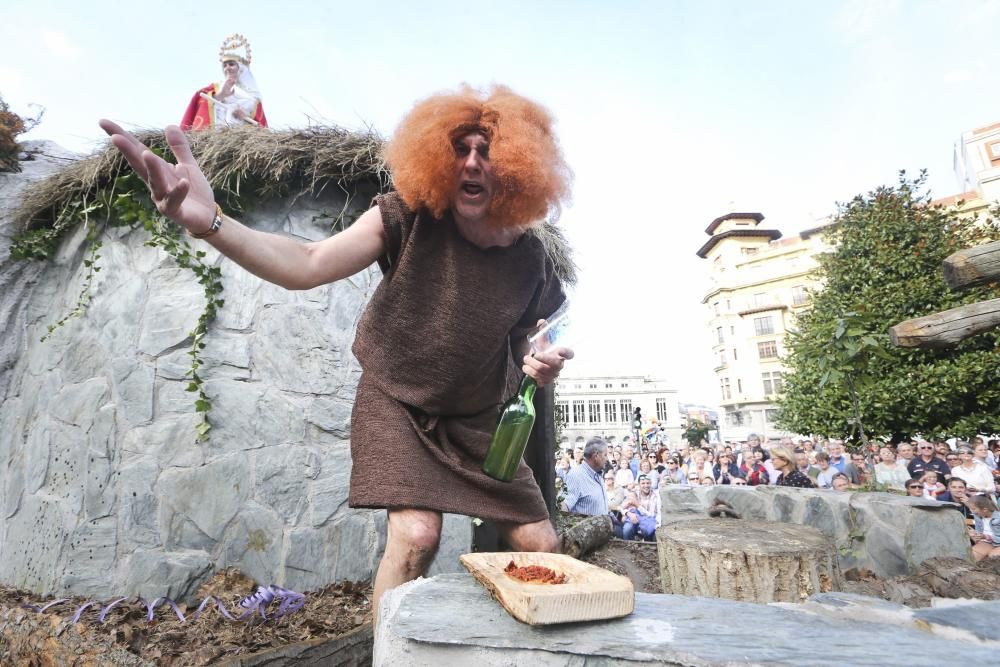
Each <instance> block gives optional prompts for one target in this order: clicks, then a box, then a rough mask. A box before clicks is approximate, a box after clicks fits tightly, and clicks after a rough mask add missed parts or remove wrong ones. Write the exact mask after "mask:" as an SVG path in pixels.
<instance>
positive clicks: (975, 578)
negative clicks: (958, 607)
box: [917, 556, 1000, 600]
mask: <svg viewBox="0 0 1000 667" xmlns="http://www.w3.org/2000/svg"><path fill="white" fill-rule="evenodd" d="M988 560H992V559H988ZM996 569H1000V568H996V567H995V566H994V563H990V562H986V561H983V562H980V563H973V562H970V561H967V560H963V559H961V558H954V557H948V556H939V557H937V558H929V559H927V560H925V561H924V562H923V563H921V564H920V570H919V571H918V572H917V578H919V579H920V580H921V581H922V582H923V583H924V584H925V585H926V586H927V587H928V588H930V589H931V591H933V593H934V595H936V596H938V597H943V598H978V599H980V600H1000V573H998V572H996V571H994V570H996Z"/></svg>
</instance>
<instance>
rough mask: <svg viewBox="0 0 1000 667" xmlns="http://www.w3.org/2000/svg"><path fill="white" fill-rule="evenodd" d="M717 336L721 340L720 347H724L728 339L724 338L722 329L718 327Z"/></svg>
mask: <svg viewBox="0 0 1000 667" xmlns="http://www.w3.org/2000/svg"><path fill="white" fill-rule="evenodd" d="M715 336H716V338H718V340H719V345H722V344H723V343H724V342H726V339H725V338H724V337H723V336H722V327H717V328H716V329H715Z"/></svg>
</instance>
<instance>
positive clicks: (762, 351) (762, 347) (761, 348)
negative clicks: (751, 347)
mask: <svg viewBox="0 0 1000 667" xmlns="http://www.w3.org/2000/svg"><path fill="white" fill-rule="evenodd" d="M757 353H758V354H759V355H760V358H761V359H776V358H777V356H778V343H777V342H776V341H773V340H765V341H761V342H759V343H757Z"/></svg>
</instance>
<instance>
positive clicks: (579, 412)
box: [573, 401, 587, 424]
mask: <svg viewBox="0 0 1000 667" xmlns="http://www.w3.org/2000/svg"><path fill="white" fill-rule="evenodd" d="M586 421H587V417H586V416H585V415H584V413H583V401H573V423H574V424H583V423H584V422H586Z"/></svg>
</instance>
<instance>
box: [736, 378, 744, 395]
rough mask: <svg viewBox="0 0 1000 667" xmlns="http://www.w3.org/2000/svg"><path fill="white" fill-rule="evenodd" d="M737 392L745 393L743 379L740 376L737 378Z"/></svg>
mask: <svg viewBox="0 0 1000 667" xmlns="http://www.w3.org/2000/svg"><path fill="white" fill-rule="evenodd" d="M736 393H737V394H742V393H743V380H742V379H740V378H736Z"/></svg>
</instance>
